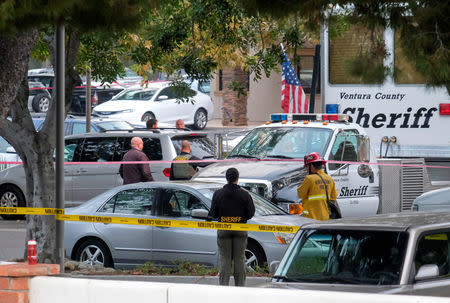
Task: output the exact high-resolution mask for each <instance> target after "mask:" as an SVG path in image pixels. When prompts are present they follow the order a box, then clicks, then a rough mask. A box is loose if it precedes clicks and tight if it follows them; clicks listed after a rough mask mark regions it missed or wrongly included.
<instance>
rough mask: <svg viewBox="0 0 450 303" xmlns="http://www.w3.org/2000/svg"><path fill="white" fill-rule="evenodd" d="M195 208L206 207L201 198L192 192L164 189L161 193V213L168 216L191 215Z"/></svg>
mask: <svg viewBox="0 0 450 303" xmlns="http://www.w3.org/2000/svg"><path fill="white" fill-rule="evenodd" d="M193 209H206V210H207V208H206V206H205V205H203V203H202V202H201V201H200V199H199V198H197V197H196V196H194V195H193V194H191V193H188V192H185V191H182V190H175V189H163V190H162V193H161V215H162V216H167V217H190V216H191V211H192V210H193Z"/></svg>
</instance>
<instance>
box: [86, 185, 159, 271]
mask: <svg viewBox="0 0 450 303" xmlns="http://www.w3.org/2000/svg"><path fill="white" fill-rule="evenodd" d="M154 201H155V189H154V188H149V187H144V188H133V189H126V190H122V191H120V192H118V193H117V194H116V195H114V196H113V197H112V198H111V199H109V200H108V201H107V202H106V203H105V204H104V205H103V206H102V207H101V208H100V209H99V210H98V211H97V214H96V215H98V216H112V217H133V218H146V219H148V218H151V217H152V208H153V206H154V204H155V203H154ZM94 228H95V229H96V230H97V231H98V233H99V234H100V235H101V238H102V239H104V240H105V242H107V244H108V246H109V248H110V249H111V254H112V256H113V259H114V263H115V265H116V266H117V265H125V266H136V265H139V264H144V263H145V262H147V261H150V260H151V259H152V233H153V228H152V226H144V225H129V224H104V223H98V224H94Z"/></svg>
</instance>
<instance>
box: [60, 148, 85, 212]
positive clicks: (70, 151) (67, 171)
mask: <svg viewBox="0 0 450 303" xmlns="http://www.w3.org/2000/svg"><path fill="white" fill-rule="evenodd" d="M82 146H83V139H69V140H65V142H64V200H65V201H66V202H68V203H70V202H71V201H72V191H73V165H71V164H70V162H74V161H76V160H77V159H76V154H77V151H79V150H81V148H82Z"/></svg>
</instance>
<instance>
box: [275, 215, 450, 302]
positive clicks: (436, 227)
mask: <svg viewBox="0 0 450 303" xmlns="http://www.w3.org/2000/svg"><path fill="white" fill-rule="evenodd" d="M449 239H450V213H396V214H388V215H377V216H373V217H366V218H359V219H356V218H347V219H339V220H332V221H326V222H321V223H308V224H305V225H303V226H302V227H301V229H300V230H299V231H298V232H297V234H296V236H295V237H294V239H293V240H292V242H291V244H290V246H289V248H288V249H287V251H286V253H285V255H284V257H283V259H282V261H281V263H280V262H277V261H273V262H272V263H271V265H270V267H271V270H272V271H275V269H276V272H275V274H274V275H273V279H272V281H271V282H270V283H269V284H268V285H267V287H276V288H297V289H312V290H328V291H330V290H333V291H347V292H366V293H386V294H414V295H421V296H445V297H448V296H450V253H449V251H450V241H449Z"/></svg>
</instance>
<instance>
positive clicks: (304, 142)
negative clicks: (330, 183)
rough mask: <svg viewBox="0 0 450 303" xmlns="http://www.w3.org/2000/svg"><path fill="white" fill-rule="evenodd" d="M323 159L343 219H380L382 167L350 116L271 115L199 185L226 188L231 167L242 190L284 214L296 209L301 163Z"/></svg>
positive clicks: (302, 171) (303, 173)
mask: <svg viewBox="0 0 450 303" xmlns="http://www.w3.org/2000/svg"><path fill="white" fill-rule="evenodd" d="M311 152H318V153H320V154H321V155H322V156H323V157H324V159H325V160H327V163H326V165H325V170H326V171H327V173H328V174H330V175H331V176H332V177H333V179H334V180H335V183H336V186H337V189H338V194H339V196H338V199H337V202H338V205H339V207H340V209H341V213H342V216H343V217H352V216H365V215H373V214H376V213H377V211H378V207H379V196H378V167H377V166H376V165H372V164H371V163H375V162H376V161H375V158H374V155H373V153H371V152H370V140H369V137H368V136H367V134H366V132H365V130H364V128H363V127H361V126H359V125H358V124H356V123H351V122H349V116H348V115H342V114H340V115H337V114H336V115H335V114H333V115H327V114H272V115H271V116H270V120H269V121H268V122H266V124H264V125H261V126H259V127H256V128H254V129H253V130H252V131H251V132H249V133H248V134H247V135H246V136H245V137H244V138H243V139H242V140H241V141H240V142H239V144H238V145H237V146H236V147H235V148H234V149H233V150H232V151H231V152H230V154H229V155H228V156H227V159H226V161H223V162H219V163H215V164H213V165H209V166H208V167H206V168H204V169H202V170H201V171H199V172H198V173H197V174H196V175H195V176H194V179H195V180H196V181H216V182H224V180H225V172H226V170H227V169H228V168H230V167H235V168H237V169H238V170H239V174H240V176H239V184H240V185H241V186H243V187H245V188H247V189H249V190H251V191H253V192H255V193H258V194H259V195H261V196H264V197H266V198H267V199H269V200H271V201H272V202H273V203H276V204H278V205H279V206H281V207H283V208H285V209H286V210H292V209H297V208H296V207H290V206H294V205H298V202H300V201H299V199H298V197H297V187H298V186H299V185H300V184H301V182H302V181H303V179H304V178H305V176H306V174H307V171H306V169H305V168H304V163H303V157H304V156H305V155H307V154H309V153H311Z"/></svg>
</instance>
